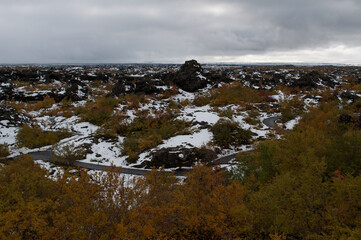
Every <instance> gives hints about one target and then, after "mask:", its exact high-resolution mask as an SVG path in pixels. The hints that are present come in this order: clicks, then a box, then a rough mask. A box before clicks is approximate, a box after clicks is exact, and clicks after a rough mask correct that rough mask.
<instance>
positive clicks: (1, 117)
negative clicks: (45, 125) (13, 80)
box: [0, 106, 30, 126]
mask: <svg viewBox="0 0 361 240" xmlns="http://www.w3.org/2000/svg"><path fill="white" fill-rule="evenodd" d="M0 121H1V122H2V121H6V122H3V124H6V126H21V125H23V124H26V123H29V122H30V118H29V117H28V116H26V115H24V114H22V113H18V112H17V111H16V109H15V108H13V107H10V106H0Z"/></svg>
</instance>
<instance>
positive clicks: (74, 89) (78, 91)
mask: <svg viewBox="0 0 361 240" xmlns="http://www.w3.org/2000/svg"><path fill="white" fill-rule="evenodd" d="M88 96H89V88H88V86H87V85H86V84H85V83H83V82H81V81H73V82H72V83H71V84H70V86H69V87H68V88H67V89H66V90H65V97H66V98H67V99H70V100H72V101H74V102H76V101H81V100H85V99H87V98H88Z"/></svg>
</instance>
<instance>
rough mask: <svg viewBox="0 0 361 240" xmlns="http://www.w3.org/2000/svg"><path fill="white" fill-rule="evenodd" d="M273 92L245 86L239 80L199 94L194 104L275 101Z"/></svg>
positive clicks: (215, 104)
mask: <svg viewBox="0 0 361 240" xmlns="http://www.w3.org/2000/svg"><path fill="white" fill-rule="evenodd" d="M271 93H272V92H270V91H268V90H256V89H253V88H249V87H244V86H242V84H241V83H239V82H233V83H231V84H227V85H223V86H222V87H220V88H218V89H215V90H212V91H211V92H210V93H208V94H206V95H201V96H197V97H196V98H195V99H194V104H195V105H197V106H204V105H207V104H210V105H211V106H226V105H229V104H240V103H241V102H245V103H261V102H269V101H274V99H272V98H271V97H270V95H271Z"/></svg>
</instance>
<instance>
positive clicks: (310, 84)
mask: <svg viewBox="0 0 361 240" xmlns="http://www.w3.org/2000/svg"><path fill="white" fill-rule="evenodd" d="M321 77H322V76H321V74H320V73H319V72H317V71H312V72H310V73H307V74H306V75H303V76H302V77H301V78H300V79H297V80H295V81H294V82H293V83H292V86H293V87H300V88H308V89H311V88H316V87H317V83H318V82H320V80H321Z"/></svg>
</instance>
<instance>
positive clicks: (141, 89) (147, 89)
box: [112, 76, 160, 96]
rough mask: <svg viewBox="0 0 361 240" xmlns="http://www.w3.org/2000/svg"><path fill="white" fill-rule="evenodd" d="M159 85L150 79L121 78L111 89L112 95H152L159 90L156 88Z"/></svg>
mask: <svg viewBox="0 0 361 240" xmlns="http://www.w3.org/2000/svg"><path fill="white" fill-rule="evenodd" d="M158 84H159V83H157V82H155V81H153V79H151V78H150V77H128V76H124V77H122V78H121V79H120V80H119V81H118V82H117V83H116V84H115V85H114V87H113V89H112V95H113V96H120V95H124V94H128V93H135V94H148V95H150V94H154V93H159V92H160V90H159V89H158V88H157V87H156V85H158Z"/></svg>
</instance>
